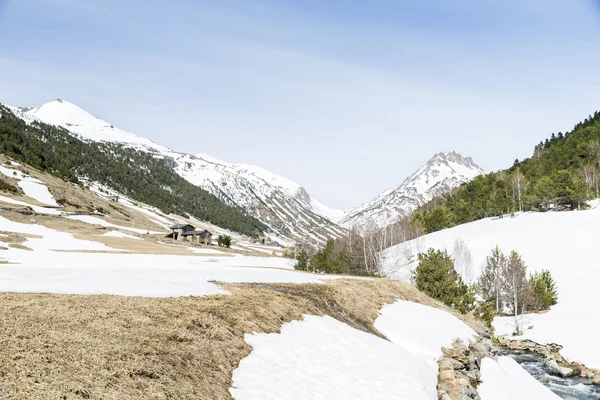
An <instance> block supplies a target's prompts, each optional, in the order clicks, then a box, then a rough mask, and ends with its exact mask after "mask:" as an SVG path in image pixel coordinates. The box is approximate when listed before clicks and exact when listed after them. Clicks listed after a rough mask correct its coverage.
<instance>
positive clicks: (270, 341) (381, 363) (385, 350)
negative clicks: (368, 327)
mask: <svg viewBox="0 0 600 400" xmlns="http://www.w3.org/2000/svg"><path fill="white" fill-rule="evenodd" d="M246 342H248V344H250V345H251V346H252V348H253V350H252V353H251V354H250V356H248V357H246V358H245V359H243V360H242V361H241V362H240V365H239V367H238V368H237V369H236V370H235V371H234V372H233V387H232V388H231V389H230V392H231V395H232V396H233V398H235V399H237V400H246V399H265V400H268V399H278V400H279V399H288V400H292V399H315V400H318V399H323V400H331V399H380V400H385V399H406V400H411V399H415V400H416V399H436V398H437V397H436V390H435V382H431V381H430V376H429V366H428V365H426V364H425V363H424V362H423V361H422V360H421V359H419V358H418V357H416V356H415V355H413V354H411V353H410V352H408V351H407V350H405V349H403V348H402V347H399V346H396V345H394V344H392V343H390V342H388V341H386V340H384V339H381V338H379V337H377V336H375V335H371V334H369V333H366V332H363V331H359V330H357V329H354V328H351V327H349V326H348V325H346V324H344V323H342V322H339V321H337V320H335V319H333V318H331V317H329V316H325V317H316V316H312V315H307V316H305V317H304V320H303V321H293V322H290V323H288V324H285V325H284V326H283V327H282V329H281V334H253V335H250V334H248V335H246Z"/></svg>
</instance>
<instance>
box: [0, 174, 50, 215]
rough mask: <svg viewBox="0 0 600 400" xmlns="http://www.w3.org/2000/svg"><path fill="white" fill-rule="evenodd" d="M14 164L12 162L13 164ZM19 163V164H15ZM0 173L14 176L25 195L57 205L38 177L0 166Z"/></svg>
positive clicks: (10, 176) (41, 201)
mask: <svg viewBox="0 0 600 400" xmlns="http://www.w3.org/2000/svg"><path fill="white" fill-rule="evenodd" d="M13 165H14V164H13ZM16 165H19V164H16ZM0 173H2V174H3V175H5V176H8V177H9V178H15V179H18V180H19V187H20V188H21V189H23V191H24V192H25V195H26V196H29V197H31V198H32V199H36V200H37V201H39V202H40V203H42V204H48V205H50V206H54V207H58V203H56V201H55V200H54V197H52V195H51V194H50V192H49V191H48V188H47V187H46V184H45V183H44V182H42V181H40V180H39V179H36V178H33V177H31V176H29V175H25V174H24V173H22V172H21V171H18V170H16V169H12V168H7V167H5V166H0Z"/></svg>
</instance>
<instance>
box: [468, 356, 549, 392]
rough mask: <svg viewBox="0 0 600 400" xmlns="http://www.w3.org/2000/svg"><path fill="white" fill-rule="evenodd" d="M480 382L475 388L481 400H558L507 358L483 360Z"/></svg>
mask: <svg viewBox="0 0 600 400" xmlns="http://www.w3.org/2000/svg"><path fill="white" fill-rule="evenodd" d="M481 381H482V382H481V383H480V384H479V387H478V388H477V392H478V393H479V395H480V396H481V400H506V399H510V400H531V399H535V400H555V399H556V400H559V399H560V397H558V396H557V395H556V394H554V393H553V392H552V391H551V390H550V389H548V388H547V387H545V386H544V385H542V384H541V383H540V382H538V381H537V380H536V379H535V378H534V377H533V376H531V375H530V374H529V373H528V372H527V371H525V370H524V369H523V368H521V366H520V365H519V364H517V362H516V361H515V360H513V359H512V358H509V357H498V361H494V360H492V359H491V358H484V359H483V360H482V362H481Z"/></svg>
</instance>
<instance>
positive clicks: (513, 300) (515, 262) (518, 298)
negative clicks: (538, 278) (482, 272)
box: [502, 250, 530, 335]
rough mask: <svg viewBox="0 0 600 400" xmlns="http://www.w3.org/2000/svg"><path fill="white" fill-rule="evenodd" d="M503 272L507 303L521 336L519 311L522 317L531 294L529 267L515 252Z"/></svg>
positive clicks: (516, 331) (516, 329) (517, 332)
mask: <svg viewBox="0 0 600 400" xmlns="http://www.w3.org/2000/svg"><path fill="white" fill-rule="evenodd" d="M502 272H503V279H502V281H503V283H504V290H505V292H506V294H507V303H508V305H509V306H510V308H511V310H512V313H513V316H514V323H515V333H516V334H517V335H520V334H521V333H523V327H522V326H521V324H520V319H519V310H520V311H521V316H522V315H523V314H524V312H525V309H526V304H527V302H526V297H527V296H528V293H529V292H530V288H529V281H528V280H527V266H526V265H525V262H524V261H523V259H522V258H521V256H520V255H519V254H518V253H517V252H516V251H514V250H513V251H511V253H510V256H509V257H508V262H507V263H506V264H505V267H504V270H503V271H502ZM519 307H520V309H519Z"/></svg>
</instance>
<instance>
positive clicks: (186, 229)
mask: <svg viewBox="0 0 600 400" xmlns="http://www.w3.org/2000/svg"><path fill="white" fill-rule="evenodd" d="M169 229H171V233H170V234H169V236H168V237H170V238H172V239H175V240H187V241H189V242H192V243H198V244H204V245H210V244H212V233H211V232H209V231H207V230H206V229H196V228H195V227H194V225H191V224H177V225H173V226H172V227H170V228H169Z"/></svg>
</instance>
